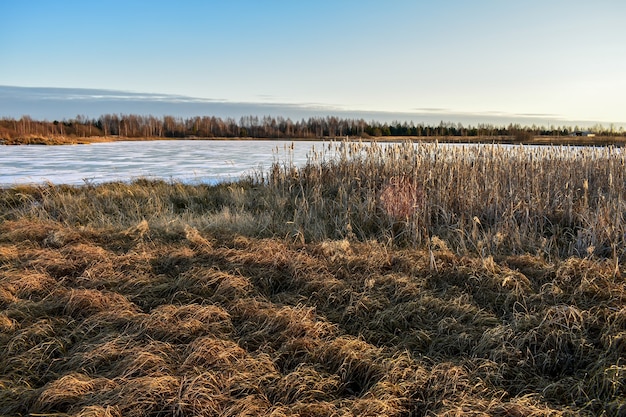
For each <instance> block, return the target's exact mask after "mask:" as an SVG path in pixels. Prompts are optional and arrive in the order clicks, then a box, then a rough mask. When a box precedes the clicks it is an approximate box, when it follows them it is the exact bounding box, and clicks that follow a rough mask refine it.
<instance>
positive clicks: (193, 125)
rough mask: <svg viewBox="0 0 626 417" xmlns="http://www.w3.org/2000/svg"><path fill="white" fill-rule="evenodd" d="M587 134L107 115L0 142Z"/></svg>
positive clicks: (6, 131)
mask: <svg viewBox="0 0 626 417" xmlns="http://www.w3.org/2000/svg"><path fill="white" fill-rule="evenodd" d="M581 130H583V129H581V128H579V127H578V126H574V127H571V126H550V127H545V126H536V125H533V126H521V125H519V124H509V125H508V126H495V125H492V124H478V125H476V126H471V125H470V126H464V125H463V124H461V123H451V122H443V121H442V122H441V123H439V124H437V125H427V124H423V123H417V124H416V123H414V122H406V121H405V122H399V121H396V122H391V123H381V122H377V121H370V122H366V121H365V120H363V119H349V118H338V117H334V116H327V117H310V118H308V119H301V120H299V121H293V120H291V119H290V118H284V117H280V116H279V117H271V116H264V117H258V116H244V117H241V118H240V119H239V120H238V121H237V120H235V119H233V118H226V119H222V118H220V117H215V116H197V117H189V118H182V117H174V116H163V117H155V116H141V115H135V114H104V115H102V116H100V117H98V118H91V119H90V118H87V117H85V116H77V117H75V118H73V119H69V120H62V121H58V120H54V121H52V122H51V121H47V120H43V121H42V120H33V119H32V118H31V117H29V116H23V117H21V118H20V119H14V118H2V119H0V139H15V138H22V137H33V136H35V137H42V138H45V137H51V136H75V137H93V136H121V137H126V138H140V137H147V138H218V137H219V138H260V139H261V138H262V139H270V138H271V139H281V138H284V139H287V138H304V139H317V138H340V137H346V136H348V137H361V138H367V137H389V136H399V137H403V136H406V137H410V136H414V137H415V136H418V137H428V136H435V137H441V136H448V137H450V136H452V137H454V136H457V137H500V138H502V137H508V138H511V139H517V140H525V139H529V138H532V137H534V136H569V135H572V134H574V133H575V132H579V131H581ZM584 130H587V131H591V132H593V133H594V134H596V135H597V136H626V132H624V128H623V127H619V128H618V129H616V128H615V127H614V126H613V125H611V126H610V127H609V128H605V127H603V126H602V125H595V126H592V127H591V128H588V129H584Z"/></svg>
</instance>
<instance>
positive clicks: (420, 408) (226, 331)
mask: <svg viewBox="0 0 626 417" xmlns="http://www.w3.org/2000/svg"><path fill="white" fill-rule="evenodd" d="M428 149H431V150H433V149H436V148H434V147H433V148H428ZM355 151H356V150H355ZM376 152H377V151H376ZM385 152H390V153H388V154H386V155H388V156H389V155H390V156H389V157H391V158H392V157H393V155H394V154H393V152H399V153H398V155H406V153H402V152H404V151H402V150H400V149H399V148H397V149H396V150H390V151H385ZM375 155H376V154H374V156H373V158H374V159H375V158H376V156H375ZM409 155H410V154H409ZM448 156H449V157H450V158H452V156H454V155H452V156H450V155H448ZM482 156H484V155H482ZM519 157H520V156H519V155H518V156H517V157H516V158H519ZM502 158H503V157H502ZM451 160H452V161H456V162H455V163H461V162H459V161H457V160H455V159H454V158H452V159H451ZM598 160H599V161H601V162H602V163H604V162H606V161H605V160H603V159H601V158H600V157H598ZM379 162H380V163H383V161H382V160H379ZM424 163H425V162H424ZM492 163H494V162H492ZM510 163H513V162H510ZM528 163H529V164H531V162H530V161H529V162H528ZM494 164H495V163H494ZM563 164H565V163H564V162H563ZM585 164H588V165H585V168H584V169H585V170H587V171H586V172H588V173H589V175H588V183H589V184H591V183H596V184H600V183H599V182H598V181H599V180H597V179H595V180H592V178H594V175H600V174H597V173H596V171H594V170H596V169H600V168H598V167H599V166H600V164H598V165H594V164H591V163H590V162H589V161H586V162H585ZM609 165H610V164H609ZM376 166H378V165H376V164H374V165H372V167H374V168H375V167H376ZM447 166H448V167H451V166H453V165H447ZM563 166H565V165H563ZM563 166H561V169H564V168H563ZM476 167H478V168H476ZM498 167H499V166H498ZM616 167H617V165H616ZM276 168H277V170H278V171H276V172H275V173H274V175H273V176H271V177H270V178H269V179H268V178H265V179H264V182H263V183H261V182H260V181H259V182H254V181H249V182H241V183H237V184H222V185H218V186H213V187H209V186H187V185H183V184H170V183H165V182H158V181H157V182H150V181H139V182H137V183H133V184H121V183H118V184H106V185H101V186H85V187H63V186H58V187H55V186H49V185H46V186H40V187H15V188H9V189H4V190H0V206H1V207H2V211H1V212H0V308H1V311H0V414H1V415H16V416H19V415H57V416H66V415H67V416H116V417H117V416H144V415H154V416H157V415H158V416H170V415H171V416H216V415H217V416H241V415H250V416H252V415H254V416H256V415H270V416H296V415H299V416H318V415H319V416H350V415H353V416H366V415H371V416H461V415H475V416H503V417H504V416H531V415H532V416H562V415H563V416H575V415H588V416H594V415H605V416H619V415H624V413H626V383H625V382H624V381H625V380H626V379H625V378H626V366H625V364H624V359H623V358H624V356H625V355H626V307H625V305H626V304H625V301H626V282H625V281H624V278H623V274H624V272H626V271H624V269H623V266H622V263H621V260H622V256H623V254H622V253H621V252H620V251H619V250H612V251H609V252H607V253H606V256H603V255H602V254H603V252H602V251H601V250H599V249H598V248H601V247H604V246H603V245H609V246H610V245H612V244H613V243H619V242H621V241H620V240H619V239H622V237H621V236H618V235H617V232H616V231H615V230H618V231H619V230H621V229H620V228H621V227H622V225H621V223H619V221H621V220H619V221H618V222H616V223H615V225H614V228H615V230H613V229H611V230H605V232H606V235H605V238H606V239H608V240H607V241H606V242H605V243H601V242H600V241H601V239H599V238H598V237H597V236H596V235H593V233H595V232H598V233H600V231H601V230H603V229H602V228H605V227H608V226H607V224H608V223H605V221H606V220H602V219H600V220H597V221H596V222H595V223H593V222H592V223H589V222H587V223H580V224H579V225H578V224H574V226H572V227H580V228H579V229H575V230H583V231H584V233H585V236H588V238H589V239H591V240H593V239H595V242H596V243H597V245H596V246H595V249H594V251H588V250H587V249H588V247H587V248H585V247H584V245H583V246H581V248H584V250H583V251H582V252H580V253H579V256H570V255H568V254H569V251H570V250H571V249H572V247H569V246H568V248H561V247H560V246H559V245H561V244H562V243H563V242H570V241H568V240H567V239H568V238H566V237H564V236H559V237H556V238H554V239H553V240H552V241H550V239H552V238H550V237H549V236H544V238H545V239H546V240H547V241H548V243H546V244H545V245H544V248H545V249H542V250H540V251H539V253H537V251H535V250H534V249H536V248H537V247H539V248H541V245H542V243H541V242H534V243H533V239H535V238H537V236H540V235H541V234H542V233H544V232H545V230H544V229H541V227H544V226H538V225H536V224H533V223H532V221H535V220H537V219H538V218H539V217H537V216H539V215H538V214H532V215H531V214H529V216H530V217H529V218H528V219H524V218H520V217H519V216H521V214H520V213H524V210H526V209H530V208H529V207H530V206H528V205H525V204H527V202H526V200H523V199H521V200H519V201H518V200H511V199H509V202H508V203H502V204H503V205H502V206H500V205H498V204H500V203H498V204H496V203H495V201H492V200H490V199H483V200H482V201H483V203H485V204H483V206H485V207H486V208H485V207H483V208H482V210H483V211H482V212H480V210H479V208H480V206H479V205H478V204H479V201H478V200H477V199H479V198H483V197H484V196H485V195H491V194H489V193H490V192H491V191H489V192H487V194H480V193H479V194H478V197H472V196H471V195H459V194H458V193H457V194H452V193H450V192H447V193H444V192H440V191H437V190H436V189H434V188H433V184H441V183H442V182H443V181H452V182H454V181H458V182H461V183H460V185H463V184H464V183H463V182H462V181H465V180H462V179H461V177H459V176H456V177H455V176H454V173H453V174H450V175H449V176H447V177H445V178H442V179H440V180H435V179H430V180H427V179H428V177H421V176H419V175H417V174H415V175H414V174H413V173H410V175H413V177H411V178H413V179H412V180H411V182H406V181H409V180H403V179H401V178H406V177H401V175H405V176H406V175H409V173H406V172H404V173H403V172H400V171H399V170H398V169H395V168H390V167H388V168H384V165H383V168H381V169H382V171H381V170H376V169H374V170H373V171H372V172H373V173H374V174H375V175H374V174H371V175H373V176H371V177H369V176H366V175H365V173H362V174H359V171H358V170H356V168H355V167H354V166H353V165H350V164H344V165H337V166H336V167H334V168H333V167H331V166H330V165H328V164H326V165H320V166H319V167H318V171H317V174H316V173H314V172H313V166H309V167H308V168H306V169H304V170H301V171H298V172H292V171H281V169H282V168H281V167H276ZM331 168H332V169H331ZM431 168H432V171H431V172H432V173H433V175H434V174H436V173H440V174H442V172H443V171H436V169H440V167H439V168H438V166H436V165H435V166H431ZM474 168H476V169H478V170H479V171H478V172H479V173H480V172H481V171H480V169H482V168H481V165H480V163H479V159H476V163H475V165H474ZM518 168H519V167H518ZM326 169H329V171H328V172H327V173H326V171H325V170H326ZM335 169H336V170H335ZM377 169H378V168H377ZM455 169H458V170H459V172H464V173H468V172H469V171H461V168H458V167H457V168H455ZM498 169H503V167H499V168H498ZM333 170H335V171H333ZM341 170H344V171H341ZM331 172H332V173H333V176H334V177H337V178H338V180H337V181H334V180H332V178H331ZM342 172H343V174H342ZM415 172H418V171H415ZM419 172H421V171H419ZM605 172H607V173H611V174H614V176H613V177H612V178H613V184H614V185H615V184H617V183H618V180H619V181H621V182H619V184H623V179H622V178H621V177H618V174H617V173H616V171H611V169H609V168H607V170H606V171H605ZM355 173H357V174H358V175H355ZM287 174H289V175H287ZM296 174H297V175H296ZM322 174H323V175H322ZM315 175H322V176H321V177H316V176H315ZM342 175H344V176H343V177H342ZM348 175H351V176H353V178H354V182H346V181H347V180H346V178H348V177H347V176H348ZM368 175H369V174H368ZM420 175H421V174H420ZM442 175H443V174H442ZM516 175H517V174H516ZM563 175H564V176H565V177H568V175H570V174H567V175H566V174H563ZM519 176H520V178H524V179H523V180H522V179H520V181H519V182H512V179H511V178H512V177H505V176H503V175H500V176H496V177H497V178H500V179H501V180H502V179H503V178H504V179H506V178H509V179H508V180H507V181H509V182H508V183H505V185H498V187H500V188H501V189H502V190H505V191H506V192H510V193H512V194H511V195H515V196H526V197H528V198H530V199H531V200H532V202H533V203H534V202H535V201H544V200H541V198H542V197H540V196H541V195H543V194H542V193H544V191H545V190H544V189H543V188H542V187H543V185H541V183H540V180H534V179H533V180H532V181H538V182H537V183H536V184H535V185H532V184H534V182H531V185H530V186H531V188H532V187H538V188H536V189H534V191H533V192H531V193H529V194H525V193H526V190H525V189H518V188H517V187H518V186H519V184H527V183H526V182H525V181H527V180H529V181H530V179H528V178H526V177H523V174H522V173H519ZM357 178H360V180H357ZM394 178H396V179H394ZM529 178H530V177H529ZM559 178H561V177H558V178H556V177H555V178H554V179H553V180H554V181H557V180H558V179H559ZM568 178H569V177H568ZM322 179H324V181H326V180H327V182H326V183H325V182H324V181H322ZM544 179H545V178H544ZM431 180H432V181H434V182H433V183H431V182H429V181H431ZM268 181H269V183H268ZM469 181H478V175H476V176H471V175H470V177H469ZM503 181H504V180H503ZM541 181H543V179H542V180H541ZM594 181H595V182H594ZM405 182H406V184H409V186H410V187H411V190H413V191H411V192H410V193H408V197H407V196H405V197H406V198H407V199H408V201H409V205H408V206H403V208H402V210H407V207H415V208H419V210H416V211H417V213H409V214H408V215H405V214H403V215H402V217H403V218H402V219H399V218H398V216H396V215H395V214H394V213H389V212H386V211H385V210H384V207H383V206H384V204H381V202H380V199H379V197H380V194H381V192H383V193H384V191H383V190H384V189H385V187H386V186H390V187H396V186H399V185H401V184H403V183H405ZM342 184H343V185H342ZM346 184H348V185H346ZM350 184H352V185H350ZM415 184H421V185H420V187H421V188H418V186H417V185H415ZM589 184H588V186H587V192H588V195H587V200H586V202H585V200H584V199H585V188H584V182H581V184H580V189H578V188H575V187H574V186H573V185H569V186H567V187H565V186H563V187H562V190H565V191H563V193H562V194H560V195H564V196H566V197H568V196H570V197H571V198H572V201H571V203H572V206H573V207H572V208H571V210H572V211H571V215H572V219H575V218H578V217H577V216H580V215H581V214H580V213H583V214H584V213H586V214H585V215H590V213H593V210H595V208H598V207H600V208H602V207H604V208H603V209H602V210H605V209H606V208H607V207H612V206H605V205H603V204H604V203H603V202H602V201H601V200H602V199H601V198H600V192H596V194H593V193H592V187H591V185H589ZM324 187H326V188H324ZM350 187H352V188H350ZM477 187H478V188H477V189H478V190H483V191H481V192H486V191H485V190H486V188H485V187H487V183H486V182H483V183H481V185H480V186H477ZM550 187H552V188H549V189H550V190H556V189H557V188H558V187H557V186H556V184H553V185H552V186H550ZM568 187H569V188H568ZM461 189H464V190H465V189H466V188H463V187H461ZM571 189H575V190H577V191H576V193H580V200H578V199H577V198H574V197H576V196H577V195H578V194H576V193H573V191H572V193H573V194H571V195H570V194H568V191H567V190H571ZM448 190H449V189H448ZM418 191H419V192H420V193H421V192H423V196H424V201H423V203H422V201H421V197H420V199H416V198H415V197H414V195H415V194H414V192H418ZM609 191H610V189H608V188H606V187H604V188H602V192H601V194H602V195H603V196H604V199H605V201H606V200H611V201H613V202H612V203H611V204H614V205H615V204H617V203H619V204H617V205H616V206H614V208H616V207H617V208H619V207H621V205H620V204H621V200H619V199H618V198H617V197H612V196H611V194H610V193H609ZM357 192H358V193H360V194H358V193H357ZM535 192H537V193H539V197H537V196H536V195H535V194H534V193H535ZM550 192H552V191H550ZM544 194H546V195H548V194H549V192H548V191H545V193H544ZM392 195H398V196H399V197H400V198H405V197H403V194H402V193H399V194H398V193H392ZM420 195H421V194H420ZM322 197H323V199H320V198H322ZM357 197H358V198H357ZM414 198H415V199H414ZM494 198H495V197H494ZM498 198H499V197H498ZM568 198H569V197H568ZM475 199H476V201H475ZM535 199H537V200H535ZM461 200H462V202H461ZM511 201H516V202H515V204H513V206H512V209H511V210H513V211H512V212H511V213H512V217H511V216H509V214H507V213H509V212H507V211H506V210H505V211H503V212H500V211H498V210H500V207H509V206H507V204H510V203H511ZM545 201H550V200H549V199H547V200H545ZM436 202H437V203H441V204H449V205H447V206H441V207H440V208H438V209H436V213H439V214H435V215H434V217H433V212H432V210H435V209H434V208H433V206H432V205H433V204H434V203H436ZM452 202H454V204H458V209H455V210H458V212H450V213H448V212H446V210H452V207H454V205H453V204H452ZM322 204H325V206H324V207H326V209H327V211H326V212H325V213H326V214H324V215H323V216H322V215H321V213H322V211H321V210H322V208H323V207H322V206H321V205H322ZM546 204H547V203H546ZM550 204H552V203H550ZM563 204H564V205H562V206H558V207H561V208H562V209H563V210H565V211H564V212H563V213H562V214H561V216H562V218H563V219H566V218H567V216H568V214H567V213H566V209H567V205H568V204H569V203H567V200H565V203H563ZM518 206H519V207H518ZM574 206H575V207H574ZM516 207H518V208H519V210H522V211H516V210H518V208H516ZM594 207H595V208H594ZM224 208H228V210H229V216H230V217H229V216H225V215H224ZM271 208H274V209H276V212H269V211H268V210H269V209H271ZM340 209H341V210H344V209H345V210H346V212H345V213H343V214H342V216H343V217H341V218H338V217H333V216H338V213H340V212H341V210H340ZM370 209H371V212H368V210H370ZM357 210H361V211H358V212H357ZM424 210H431V211H430V212H429V215H428V216H427V217H424V216H425V215H424V213H423V211H424ZM474 210H478V211H474ZM490 210H495V211H493V216H494V217H493V218H490V217H485V216H484V214H485V213H488V212H489V213H491V211H490ZM544 210H547V209H546V208H545V207H544ZM577 210H583V211H582V212H581V211H577ZM585 210H586V211H585ZM496 212H497V213H500V214H501V216H500V215H497V216H496V214H495V213H496ZM403 213H404V211H403ZM481 213H482V214H481ZM545 213H547V211H546V212H545ZM545 213H544V214H545ZM389 214H391V215H389ZM460 215H463V216H464V218H465V219H466V222H467V224H461V223H459V219H458V218H457V217H455V216H460ZM604 215H605V219H610V218H613V219H616V217H615V213H613V212H606V213H605V214H604ZM232 216H239V217H238V218H239V219H242V218H243V219H246V221H249V223H246V224H245V226H242V224H243V223H241V222H237V221H236V220H235V221H233V217H232ZM316 216H317V217H316ZM507 216H508V217H507ZM440 217H441V218H446V219H448V220H450V219H453V220H454V219H456V220H454V221H453V222H452V223H449V225H456V226H457V227H458V228H459V229H454V230H453V229H450V233H448V234H446V233H438V234H435V233H433V230H438V231H444V230H445V229H444V223H437V221H436V219H437V218H440ZM473 217H477V219H478V221H474V220H473ZM505 218H506V221H504V220H502V219H505ZM513 218H516V219H517V220H516V221H518V223H516V224H517V226H518V228H517V229H506V228H504V226H503V224H506V225H509V226H510V223H507V222H509V221H512V220H511V219H513ZM252 220H254V221H252ZM501 220H502V221H504V223H501ZM527 220H528V221H531V223H529V224H527V223H525V222H526V221H527ZM563 222H564V223H562V224H561V226H562V227H563V228H567V227H570V226H568V224H569V223H567V222H566V221H565V220H563ZM590 224H591V225H592V226H593V225H595V226H593V227H599V228H600V229H594V228H588V229H584V228H583V227H591V226H589V225H590ZM347 225H350V227H349V228H348V227H347ZM336 227H339V229H334V228H336ZM463 227H466V229H463ZM507 227H508V226H507ZM522 228H524V230H526V231H530V232H532V233H530V234H526V235H522V234H519V235H516V236H517V237H516V238H515V239H513V240H514V241H511V240H510V239H511V233H513V231H515V233H521V231H522ZM459 230H460V231H459ZM426 232H427V233H426ZM461 232H462V233H461ZM497 233H501V234H505V233H506V236H505V237H502V242H501V243H500V244H499V245H496V244H495V243H492V244H489V245H488V244H487V243H485V241H486V240H488V239H495V238H496V236H497ZM588 233H590V234H589V235H588ZM602 233H604V232H602ZM620 233H621V232H620ZM461 235H462V238H461V237H459V236H461ZM472 235H474V236H472ZM576 236H578V235H576ZM594 236H596V237H594ZM330 238H332V239H330ZM578 238H579V236H578V237H576V239H578ZM563 239H565V240H563ZM611 239H617V240H611ZM481 241H483V246H481V244H480V242H481ZM516 242H517V243H516ZM550 242H551V243H550ZM571 242H574V241H571ZM590 242H591V241H590ZM599 242H600V243H599ZM572 245H574V246H575V244H574V243H572ZM548 247H549V248H548ZM523 248H529V249H532V250H530V251H529V252H527V253H518V252H523V251H522V249H523ZM589 252H593V253H589ZM561 254H563V255H566V256H561ZM572 254H573V253H572Z"/></svg>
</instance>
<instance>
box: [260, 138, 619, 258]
mask: <svg viewBox="0 0 626 417" xmlns="http://www.w3.org/2000/svg"><path fill="white" fill-rule="evenodd" d="M625 162H626V156H625V154H624V152H623V150H622V149H619V148H574V147H524V146H515V147H508V146H501V145H484V146H473V145H467V146H450V145H441V144H437V143H435V144H422V143H419V144H412V143H402V144H383V145H381V144H376V143H373V144H362V143H336V144H331V145H327V147H326V148H324V150H321V151H316V152H315V153H313V154H312V155H311V156H310V158H309V161H308V163H307V164H306V166H304V167H301V168H296V167H294V166H293V165H291V164H289V163H283V164H279V163H277V164H275V165H274V166H273V169H272V170H271V172H270V173H269V176H268V178H267V179H268V183H269V186H270V188H271V191H272V193H273V197H272V198H270V199H269V201H272V202H273V203H274V204H275V206H273V207H272V212H273V213H274V215H275V216H278V215H281V216H283V217H284V218H283V220H284V221H285V222H288V223H289V224H291V225H292V226H293V228H294V230H296V231H300V232H301V233H303V234H304V237H305V238H306V239H312V240H319V239H328V238H330V239H338V238H350V237H354V238H357V239H360V240H367V239H372V238H373V239H382V240H384V241H393V242H395V243H398V244H402V245H407V244H410V245H424V244H428V242H430V239H431V238H432V237H433V236H437V237H438V238H440V239H443V240H444V241H446V242H447V244H448V245H449V246H450V247H452V248H454V249H455V250H456V251H458V252H467V251H469V252H478V253H480V254H482V255H487V254H497V253H503V252H504V253H520V252H531V253H541V254H544V255H547V256H558V257H568V256H572V255H575V256H589V255H597V256H602V257H614V258H616V259H617V258H620V257H622V256H624V236H625V233H626V222H625V219H624V213H625V212H626V201H625V200H624V186H625V185H626V177H625V172H624V166H625Z"/></svg>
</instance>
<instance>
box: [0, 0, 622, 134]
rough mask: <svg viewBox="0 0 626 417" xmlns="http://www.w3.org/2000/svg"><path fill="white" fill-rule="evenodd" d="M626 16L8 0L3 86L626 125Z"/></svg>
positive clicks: (478, 0) (312, 4)
mask: <svg viewBox="0 0 626 417" xmlns="http://www.w3.org/2000/svg"><path fill="white" fill-rule="evenodd" d="M625 18H626V1H623V0H614V1H610V0H594V1H591V0H588V1H579V0H567V1H565V0H542V1H539V0H526V1H523V2H521V1H520V2H518V1H504V0H475V1H470V0H465V1H461V0H437V1H434V0H433V1H418V0H413V1H408V0H389V1H369V0H358V1H357V0H334V1H326V0H315V1H308V0H300V1H296V0H289V1H287V0H284V1H280V0H274V1H272V0H267V1H261V0H255V1H253V0H229V1H226V0H224V1H133V0H124V1H116V0H111V1H100V2H95V1H94V2H92V1H84V0H83V1H61V0H57V1H52V0H49V1H30V0H20V1H11V0H0V23H1V24H0V57H1V60H2V65H0V85H8V86H26V87H66V88H94V89H112V90H124V91H131V92H144V93H165V94H176V95H185V96H192V97H201V98H208V99H218V100H226V101H232V102H252V103H283V104H312V105H317V106H322V107H328V108H330V109H343V110H346V109H348V110H367V111H389V112H433V113H442V114H446V113H454V114H459V113H461V114H462V113H467V114H494V115H499V114H506V115H519V116H520V117H522V120H523V117H524V116H528V115H539V116H546V117H551V118H559V119H564V120H597V121H601V122H626V75H625V74H626V24H624V20H625ZM68 116H73V115H68Z"/></svg>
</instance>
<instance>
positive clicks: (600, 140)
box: [0, 136, 626, 147]
mask: <svg viewBox="0 0 626 417" xmlns="http://www.w3.org/2000/svg"><path fill="white" fill-rule="evenodd" d="M157 140H168V141H170V140H198V141H210V140H213V141H225V140H229V141H253V140H270V141H271V140H276V141H294V142H299V141H313V142H315V141H319V142H328V141H342V140H349V141H357V142H407V141H408V142H427V143H428V142H440V143H465V144H502V145H547V146H620V147H621V146H625V145H626V138H625V137H622V136H606V137H597V136H596V137H577V136H558V137H554V136H535V137H533V138H532V139H524V140H516V139H515V138H514V137H510V136H370V137H349V136H346V137H328V136H326V137H317V138H299V137H295V138H293V137H292V138H259V137H185V138H172V137H156V136H155V137H126V136H88V137H76V136H52V137H47V138H46V137H39V136H33V137H23V138H12V139H0V145H4V146H21V145H43V146H56V145H89V144H92V143H109V142H150V141H157Z"/></svg>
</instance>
